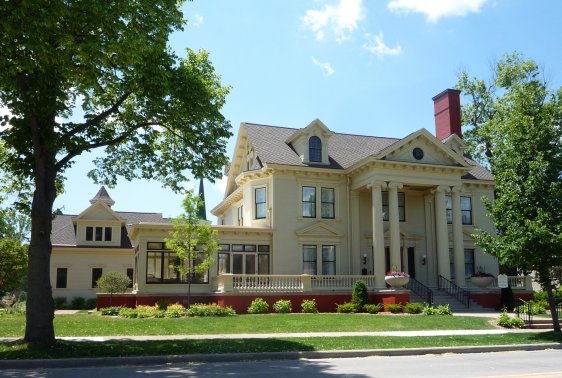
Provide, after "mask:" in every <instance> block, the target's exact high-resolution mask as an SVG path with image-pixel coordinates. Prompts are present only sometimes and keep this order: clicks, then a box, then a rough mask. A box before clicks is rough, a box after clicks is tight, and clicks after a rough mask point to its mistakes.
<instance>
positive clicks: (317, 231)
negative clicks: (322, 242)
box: [297, 222, 343, 238]
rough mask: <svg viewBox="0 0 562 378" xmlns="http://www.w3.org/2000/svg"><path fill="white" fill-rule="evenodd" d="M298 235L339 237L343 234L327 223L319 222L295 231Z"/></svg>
mask: <svg viewBox="0 0 562 378" xmlns="http://www.w3.org/2000/svg"><path fill="white" fill-rule="evenodd" d="M297 235H298V236H313V237H333V238H341V237H343V234H342V233H340V232H339V231H338V230H336V229H335V228H334V227H332V226H330V225H329V224H326V223H323V222H319V223H315V224H313V225H311V226H308V227H305V228H303V229H301V230H299V231H297Z"/></svg>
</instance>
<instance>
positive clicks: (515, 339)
mask: <svg viewBox="0 0 562 378" xmlns="http://www.w3.org/2000/svg"><path fill="white" fill-rule="evenodd" d="M549 342H556V343H562V335H560V334H555V333H553V332H548V333H511V334H503V335H477V336H475V335H470V336H445V337H381V336H375V337H310V338H278V339H233V340H226V341H225V340H159V341H106V342H84V341H79V342H78V341H76V342H71V341H57V343H56V344H55V345H53V346H50V347H28V345H27V344H26V343H24V342H22V341H18V342H11V343H0V360H2V359H3V360H12V359H32V358H48V359H51V358H77V357H80V358H85V357H123V356H143V355H144V356H148V355H150V356H156V355H173V354H207V353H211V354H222V353H246V352H248V353H249V352H253V353H264V352H296V351H320V350H356V349H400V348H422V347H454V346H467V345H512V344H538V343H549Z"/></svg>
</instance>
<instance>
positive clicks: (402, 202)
mask: <svg viewBox="0 0 562 378" xmlns="http://www.w3.org/2000/svg"><path fill="white" fill-rule="evenodd" d="M389 209H390V206H389V199H388V192H382V214H383V220H385V221H387V220H389V219H390V214H389ZM398 220H399V221H400V222H405V221H406V196H405V194H404V192H398Z"/></svg>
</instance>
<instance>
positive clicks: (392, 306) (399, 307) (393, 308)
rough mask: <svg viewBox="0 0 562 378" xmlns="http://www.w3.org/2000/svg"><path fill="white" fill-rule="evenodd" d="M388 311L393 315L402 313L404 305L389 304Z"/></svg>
mask: <svg viewBox="0 0 562 378" xmlns="http://www.w3.org/2000/svg"><path fill="white" fill-rule="evenodd" d="M386 309H387V310H388V311H390V312H392V313H393V314H399V313H401V312H402V304H401V303H389V304H387V305H386Z"/></svg>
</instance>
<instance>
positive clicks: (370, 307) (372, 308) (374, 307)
mask: <svg viewBox="0 0 562 378" xmlns="http://www.w3.org/2000/svg"><path fill="white" fill-rule="evenodd" d="M382 309H383V306H382V304H380V303H377V304H369V303H367V304H366V305H365V306H363V310H364V311H367V312H368V313H369V314H378V313H379V312H381V310H382Z"/></svg>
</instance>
